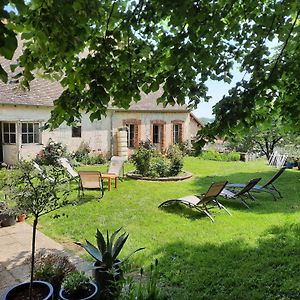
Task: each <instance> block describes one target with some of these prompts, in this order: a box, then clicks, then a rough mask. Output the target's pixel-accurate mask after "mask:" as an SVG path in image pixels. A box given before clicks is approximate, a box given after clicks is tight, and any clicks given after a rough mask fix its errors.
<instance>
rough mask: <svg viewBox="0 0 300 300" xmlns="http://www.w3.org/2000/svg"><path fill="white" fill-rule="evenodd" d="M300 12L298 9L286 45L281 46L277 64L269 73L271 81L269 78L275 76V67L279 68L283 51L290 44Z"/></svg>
mask: <svg viewBox="0 0 300 300" xmlns="http://www.w3.org/2000/svg"><path fill="white" fill-rule="evenodd" d="M299 14H300V11H299V10H298V11H297V15H296V17H295V20H294V22H293V24H292V27H291V29H290V31H289V34H288V37H287V39H286V40H285V42H284V45H283V47H282V48H281V51H280V53H279V55H278V56H277V59H276V61H275V64H274V67H273V68H272V70H271V73H270V75H269V77H268V79H267V81H269V80H270V79H271V78H272V76H273V74H274V72H275V69H276V68H277V65H278V64H279V62H280V60H281V57H282V55H283V52H284V50H285V48H286V47H287V44H288V42H289V39H290V38H291V35H292V32H293V30H294V28H295V26H296V24H297V21H298V17H299Z"/></svg>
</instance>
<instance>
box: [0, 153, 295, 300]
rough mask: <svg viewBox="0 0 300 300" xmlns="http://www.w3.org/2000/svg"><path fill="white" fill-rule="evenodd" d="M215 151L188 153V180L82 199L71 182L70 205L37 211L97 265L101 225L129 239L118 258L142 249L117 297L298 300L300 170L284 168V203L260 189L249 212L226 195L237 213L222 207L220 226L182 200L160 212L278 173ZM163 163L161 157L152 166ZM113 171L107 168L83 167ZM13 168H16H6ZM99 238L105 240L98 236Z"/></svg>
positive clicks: (49, 229)
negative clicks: (211, 190) (216, 188)
mask: <svg viewBox="0 0 300 300" xmlns="http://www.w3.org/2000/svg"><path fill="white" fill-rule="evenodd" d="M211 156H212V155H210V157H208V156H207V154H206V156H204V157H201V156H199V157H192V156H185V157H184V158H183V165H182V170H184V171H188V172H191V173H193V177H192V178H191V179H188V180H185V181H180V182H156V181H142V180H134V179H129V178H124V179H123V180H122V181H121V182H120V184H119V188H118V189H112V191H111V192H105V194H104V196H103V198H102V199H101V200H100V201H98V199H97V195H98V193H97V191H86V192H85V195H84V197H81V198H80V199H78V198H77V184H76V183H75V182H73V183H71V189H70V191H69V194H68V201H69V202H71V203H73V205H63V206H62V207H61V208H59V205H58V206H57V207H56V208H57V209H56V210H55V211H53V212H50V213H48V214H46V215H44V216H43V215H42V216H41V217H39V223H38V229H39V230H41V231H42V232H43V233H45V234H46V235H47V236H49V237H51V238H53V239H55V240H56V241H58V242H60V243H62V244H63V245H65V246H66V247H67V248H69V249H70V250H71V251H73V252H74V253H76V254H79V255H80V256H82V257H83V258H85V259H87V260H89V261H91V264H92V262H93V261H94V260H95V257H97V255H98V254H95V252H94V250H95V249H94V250H93V249H92V250H91V249H88V245H89V244H94V245H97V243H96V238H95V233H96V230H97V229H99V230H100V231H99V232H100V233H101V234H102V233H103V236H104V237H103V238H101V239H100V240H102V241H103V240H106V230H108V232H109V235H110V238H111V239H110V241H111V244H113V241H112V240H113V239H115V241H117V240H118V237H120V236H121V237H122V238H121V240H122V239H123V242H122V244H123V245H122V247H121V249H120V253H118V259H120V260H122V259H124V258H125V257H126V256H127V255H129V254H131V253H132V252H135V251H137V250H138V251H137V253H134V255H133V256H131V257H130V258H129V259H128V260H126V261H125V262H124V264H122V266H121V268H122V274H123V275H124V278H125V281H124V282H123V283H122V284H123V288H122V291H121V294H119V296H118V297H119V299H191V298H195V299H207V298H212V299H298V298H299V297H300V288H299V285H298V282H299V280H300V272H299V260H298V258H299V255H300V234H299V233H300V226H299V218H300V212H299V208H300V204H299V198H300V193H299V183H300V172H298V171H296V170H286V171H285V173H284V174H283V175H282V176H281V177H280V178H279V179H278V181H277V182H276V187H278V189H279V190H280V191H281V193H282V195H283V198H282V199H278V200H277V201H274V200H273V197H272V196H271V195H270V194H268V193H259V194H258V193H257V194H255V197H256V199H257V200H256V201H249V205H250V209H247V208H245V207H244V206H243V205H242V204H241V203H240V202H239V201H237V200H227V199H223V198H222V197H219V201H220V202H221V203H222V204H223V205H224V206H226V208H227V209H228V210H229V211H230V212H231V214H232V216H229V215H228V214H226V213H225V212H224V211H223V210H219V209H218V208H215V209H214V210H212V214H213V216H214V218H215V222H214V223H212V222H211V221H210V220H209V219H208V218H207V217H206V216H205V214H203V213H200V212H198V211H195V210H192V209H190V208H188V207H185V206H182V205H172V206H170V207H166V208H160V209H158V206H159V204H161V203H162V202H164V201H166V200H168V199H174V198H178V197H181V196H186V195H192V194H201V193H203V192H206V191H207V189H208V187H209V186H210V185H211V183H212V182H217V181H223V180H228V181H229V182H232V183H237V182H247V181H249V180H250V179H252V178H256V177H262V181H266V180H267V179H269V178H270V177H272V176H273V175H274V173H275V172H276V171H277V170H276V169H275V168H272V167H270V166H268V165H267V164H266V161H265V160H263V159H259V160H255V161H250V162H241V161H236V156H235V155H233V157H232V158H231V159H228V160H231V161H224V160H227V158H223V160H220V158H218V160H216V159H215V158H213V159H214V160H211V159H208V158H212V157H211ZM232 160H233V161H232ZM157 161H158V158H157V157H155V158H154V162H155V163H154V165H155V166H157ZM158 165H159V164H158ZM106 169H107V166H106V164H98V165H81V166H78V167H77V170H98V171H102V172H105V171H106ZM135 169H136V165H134V164H133V163H131V162H129V163H126V165H125V171H126V172H129V171H134V170H135ZM169 170H170V169H169ZM7 172H11V171H6V170H5V171H1V173H2V174H3V173H7ZM54 200H55V201H56V199H54ZM55 201H54V204H59V203H57V202H55ZM58 215H60V216H61V217H59V218H57V216H58ZM32 220H33V219H32V218H28V219H27V221H28V222H31V221H32ZM119 228H122V229H121V230H120V231H118V232H116V231H117V230H118V229H119ZM114 232H115V234H113V235H112V236H111V234H112V233H114ZM125 232H126V233H128V234H129V236H128V237H127V235H126V234H125ZM97 236H98V239H97V240H98V242H99V233H97ZM113 236H114V237H113ZM125 238H126V239H125ZM124 239H125V241H124ZM86 240H87V241H89V242H88V244H85V241H86ZM121 240H120V241H121ZM125 242H126V243H125ZM98 245H99V244H98ZM83 248H85V249H86V250H90V251H88V252H90V254H91V252H92V255H89V254H88V253H87V252H86V251H85V250H84V249H83ZM142 248H143V249H142ZM121 250H122V251H121ZM98 258H99V257H98ZM155 265H157V266H155ZM116 266H119V263H118V262H117V264H116ZM141 268H142V270H141ZM154 269H155V272H154V271H153V270H154ZM153 272H154V273H153ZM140 273H142V274H143V276H142V279H141V275H140ZM151 274H152V275H151ZM153 274H155V278H154V279H153V277H154V276H153ZM78 277H80V275H78ZM79 279H80V278H79ZM70 280H72V278H71V279H70ZM82 280H84V279H82ZM153 286H154V287H153ZM126 287H127V288H128V287H131V288H128V289H127V290H126ZM128 290H129V291H128ZM158 291H159V292H158ZM151 293H153V295H152V298H151V297H150V295H151ZM137 295H139V297H140V298H136V297H137ZM149 297H150V298H149ZM115 299H117V297H116V298H115Z"/></svg>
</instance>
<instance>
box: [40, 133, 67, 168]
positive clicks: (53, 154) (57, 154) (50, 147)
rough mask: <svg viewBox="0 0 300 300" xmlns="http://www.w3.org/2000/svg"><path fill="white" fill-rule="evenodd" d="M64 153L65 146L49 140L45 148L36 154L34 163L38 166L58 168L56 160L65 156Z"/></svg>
mask: <svg viewBox="0 0 300 300" xmlns="http://www.w3.org/2000/svg"><path fill="white" fill-rule="evenodd" d="M66 153H67V147H66V146H65V145H63V144H62V143H59V142H55V141H53V140H52V139H49V141H48V144H47V145H46V147H45V148H44V149H43V150H41V151H40V152H39V153H38V154H37V156H36V158H35V161H36V162H37V163H38V164H40V165H47V166H58V165H59V163H58V159H59V158H61V157H63V156H65V155H66Z"/></svg>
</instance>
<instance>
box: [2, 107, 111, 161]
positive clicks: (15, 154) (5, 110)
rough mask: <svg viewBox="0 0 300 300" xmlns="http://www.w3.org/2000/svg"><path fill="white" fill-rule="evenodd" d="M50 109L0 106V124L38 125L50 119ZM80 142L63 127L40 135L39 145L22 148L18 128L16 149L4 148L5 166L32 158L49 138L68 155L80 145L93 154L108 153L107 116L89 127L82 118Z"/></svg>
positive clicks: (85, 118) (13, 147) (108, 133)
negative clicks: (22, 123)
mask: <svg viewBox="0 0 300 300" xmlns="http://www.w3.org/2000/svg"><path fill="white" fill-rule="evenodd" d="M50 111H51V108H50V107H38V106H20V105H18V106H15V105H0V122H16V123H17V124H20V123H21V122H39V123H40V124H41V125H43V124H45V122H46V121H47V120H48V119H49V117H50ZM81 126H82V131H81V133H82V134H81V138H74V137H72V129H71V127H70V126H67V125H66V124H63V125H61V126H60V127H59V128H57V129H55V130H53V131H42V132H41V138H40V144H23V145H22V143H21V134H20V128H19V126H18V125H17V128H18V132H19V134H18V137H19V138H18V140H17V143H16V145H3V158H4V161H5V162H6V163H8V164H14V163H15V162H14V160H17V159H20V158H23V159H28V158H33V157H35V156H36V154H37V153H38V152H39V151H40V150H41V149H42V148H43V146H45V145H46V144H47V142H48V140H49V138H52V139H53V140H55V141H57V142H62V143H63V144H65V145H66V146H67V148H68V151H75V150H77V148H78V147H79V145H80V143H81V142H82V141H85V142H87V143H88V144H89V145H90V147H91V149H92V150H96V151H102V152H103V154H104V155H108V154H109V153H110V148H111V137H110V126H111V122H110V112H108V114H107V117H106V118H104V119H103V120H101V121H95V122H93V123H91V122H90V121H89V118H88V116H87V115H83V117H82V120H81Z"/></svg>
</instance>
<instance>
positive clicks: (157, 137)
mask: <svg viewBox="0 0 300 300" xmlns="http://www.w3.org/2000/svg"><path fill="white" fill-rule="evenodd" d="M162 129H163V125H160V124H153V132H152V134H153V136H152V141H153V145H154V146H155V147H156V149H157V150H161V149H162V135H163V130H162Z"/></svg>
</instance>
